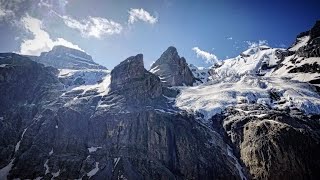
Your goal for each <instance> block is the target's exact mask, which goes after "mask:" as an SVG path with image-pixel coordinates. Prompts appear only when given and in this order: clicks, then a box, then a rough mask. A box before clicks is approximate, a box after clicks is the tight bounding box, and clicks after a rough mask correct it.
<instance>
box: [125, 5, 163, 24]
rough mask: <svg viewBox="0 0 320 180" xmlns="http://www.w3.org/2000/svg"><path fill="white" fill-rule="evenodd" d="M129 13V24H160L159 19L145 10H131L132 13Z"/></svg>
mask: <svg viewBox="0 0 320 180" xmlns="http://www.w3.org/2000/svg"><path fill="white" fill-rule="evenodd" d="M128 13H129V19H128V23H129V24H133V23H135V22H136V21H139V20H140V21H144V22H146V23H150V24H155V23H156V22H158V18H157V17H154V16H152V15H151V14H150V13H149V12H148V11H146V10H144V9H142V8H141V9H132V8H131V9H130V11H128Z"/></svg>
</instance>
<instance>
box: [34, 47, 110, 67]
mask: <svg viewBox="0 0 320 180" xmlns="http://www.w3.org/2000/svg"><path fill="white" fill-rule="evenodd" d="M32 59H33V60H35V61H37V62H40V63H42V64H44V65H46V66H52V67H55V68H58V69H77V70H79V69H106V68H105V67H103V66H101V65H99V64H97V63H95V62H94V61H93V59H92V57H91V56H90V55H88V54H87V53H85V52H83V51H80V50H77V49H72V48H68V47H65V46H55V47H53V48H52V50H51V51H49V52H43V53H41V55H40V56H39V57H32Z"/></svg>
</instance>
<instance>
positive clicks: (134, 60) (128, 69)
mask: <svg viewBox="0 0 320 180" xmlns="http://www.w3.org/2000/svg"><path fill="white" fill-rule="evenodd" d="M144 75H145V69H144V65H143V55H142V54H138V55H136V56H131V57H129V58H127V59H126V60H124V61H122V62H121V63H120V64H119V65H117V66H116V67H115V68H114V69H113V70H112V71H111V86H110V88H111V90H118V89H121V88H123V87H125V86H127V85H128V84H131V83H132V82H133V81H135V80H136V79H141V78H143V77H144Z"/></svg>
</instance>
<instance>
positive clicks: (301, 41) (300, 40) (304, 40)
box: [289, 36, 310, 51]
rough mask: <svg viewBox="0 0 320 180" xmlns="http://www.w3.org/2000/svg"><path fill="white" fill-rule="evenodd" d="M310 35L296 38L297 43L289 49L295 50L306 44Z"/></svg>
mask: <svg viewBox="0 0 320 180" xmlns="http://www.w3.org/2000/svg"><path fill="white" fill-rule="evenodd" d="M309 39H310V36H303V37H301V38H298V39H297V41H298V43H297V44H295V45H294V46H293V47H292V48H290V49H289V50H290V51H297V50H298V49H299V48H301V47H303V46H305V45H307V42H308V41H309Z"/></svg>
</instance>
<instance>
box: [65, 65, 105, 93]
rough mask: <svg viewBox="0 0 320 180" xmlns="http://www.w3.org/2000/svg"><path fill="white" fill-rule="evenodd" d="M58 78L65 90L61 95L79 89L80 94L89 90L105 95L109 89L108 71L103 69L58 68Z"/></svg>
mask: <svg viewBox="0 0 320 180" xmlns="http://www.w3.org/2000/svg"><path fill="white" fill-rule="evenodd" d="M59 79H60V81H61V82H62V83H63V84H64V85H65V88H66V90H67V92H66V93H64V94H63V95H68V94H69V93H72V92H79V91H81V93H80V94H82V95H84V94H86V93H90V92H97V93H98V94H99V95H105V94H108V91H109V84H110V71H109V70H103V69H87V70H73V69H59Z"/></svg>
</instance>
